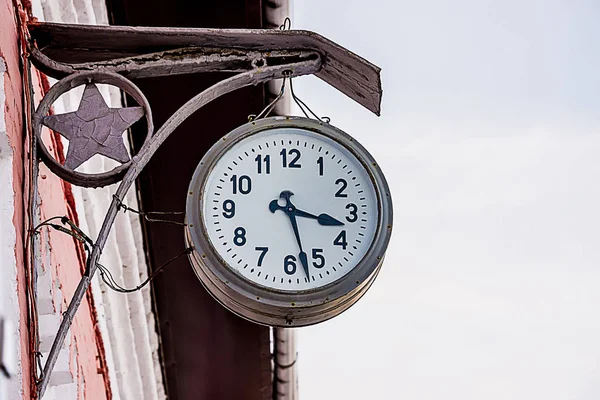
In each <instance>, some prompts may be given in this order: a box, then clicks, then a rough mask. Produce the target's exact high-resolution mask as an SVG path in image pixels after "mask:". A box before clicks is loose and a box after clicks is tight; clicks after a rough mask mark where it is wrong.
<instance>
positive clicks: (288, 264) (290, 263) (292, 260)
mask: <svg viewBox="0 0 600 400" xmlns="http://www.w3.org/2000/svg"><path fill="white" fill-rule="evenodd" d="M283 270H284V271H285V273H286V274H288V275H294V274H295V273H296V257H294V256H285V258H284V259H283Z"/></svg>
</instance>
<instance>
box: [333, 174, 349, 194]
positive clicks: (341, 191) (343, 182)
mask: <svg viewBox="0 0 600 400" xmlns="http://www.w3.org/2000/svg"><path fill="white" fill-rule="evenodd" d="M335 184H336V185H341V187H340V188H339V189H338V191H337V192H335V197H348V195H347V194H346V193H344V190H346V188H347V187H348V182H346V180H345V179H342V178H340V179H338V180H336V181H335Z"/></svg>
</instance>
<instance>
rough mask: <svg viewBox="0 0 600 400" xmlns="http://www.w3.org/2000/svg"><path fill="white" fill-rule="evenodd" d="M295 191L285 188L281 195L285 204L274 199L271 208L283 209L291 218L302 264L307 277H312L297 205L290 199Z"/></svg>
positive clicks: (275, 209) (273, 209)
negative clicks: (304, 248)
mask: <svg viewBox="0 0 600 400" xmlns="http://www.w3.org/2000/svg"><path fill="white" fill-rule="evenodd" d="M293 195H294V193H292V192H291V191H289V190H284V191H283V192H281V194H280V195H279V198H281V199H284V200H285V205H284V206H280V205H279V204H278V203H277V200H273V201H272V202H271V203H269V210H271V212H272V213H274V212H275V211H277V210H282V211H283V212H285V214H286V215H287V216H288V217H289V218H290V223H291V224H292V229H293V231H294V236H296V242H297V243H298V248H299V249H300V254H299V255H298V256H299V258H300V263H301V264H302V268H303V269H304V273H305V274H306V278H307V279H310V275H309V271H308V259H307V256H306V253H305V252H304V250H303V249H302V242H301V241H300V232H299V231H298V222H297V221H296V215H295V211H296V207H294V205H293V204H292V202H291V201H290V197H292V196H293Z"/></svg>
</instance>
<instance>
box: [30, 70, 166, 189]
mask: <svg viewBox="0 0 600 400" xmlns="http://www.w3.org/2000/svg"><path fill="white" fill-rule="evenodd" d="M90 82H91V83H99V84H107V85H112V86H116V87H118V88H119V89H121V90H122V91H124V92H125V93H127V94H128V95H130V96H131V97H132V98H133V99H134V100H135V101H136V102H137V103H138V104H139V105H140V106H141V107H142V108H143V109H144V116H145V118H146V122H147V125H148V133H147V135H146V139H145V141H144V145H146V144H147V143H148V142H149V140H150V138H151V137H152V134H153V132H154V123H153V121H152V111H151V110H150V104H149V103H148V100H147V99H146V97H145V96H144V94H143V93H142V91H141V90H140V89H139V88H138V87H137V86H136V85H134V84H133V82H131V81H130V80H128V79H126V78H124V77H122V76H121V75H118V74H115V73H110V72H78V73H75V74H72V75H69V76H68V77H66V78H64V79H61V80H60V81H58V82H57V83H56V84H55V85H54V86H52V87H51V88H50V90H49V91H48V92H47V93H46V95H45V96H44V98H43V99H42V101H41V102H40V104H39V106H38V108H37V110H36V111H35V114H34V115H33V134H34V135H35V136H36V138H37V142H38V148H39V149H40V150H41V158H42V160H43V161H44V163H45V164H46V165H47V166H48V168H50V170H51V171H52V172H53V173H55V174H56V175H58V176H59V177H60V178H62V179H64V180H65V181H67V182H69V183H72V184H74V185H77V186H83V187H94V188H95V187H102V186H106V185H110V184H112V183H116V182H119V181H120V180H121V179H123V177H124V176H125V173H126V172H127V170H128V169H129V168H130V167H131V160H130V161H128V162H126V163H124V164H121V165H119V166H118V167H115V168H113V169H112V170H110V171H107V172H101V173H98V174H86V173H82V172H77V171H72V170H70V169H68V168H65V167H64V166H63V165H61V164H60V163H59V162H58V161H57V160H56V159H55V158H54V157H52V155H51V154H50V151H49V150H48V148H47V147H46V145H45V144H44V142H43V141H42V119H43V118H44V117H45V116H46V115H48V112H49V111H50V107H51V106H52V104H54V102H55V101H56V99H58V98H59V97H60V96H61V95H62V94H64V93H66V92H68V91H70V90H72V89H74V88H76V87H78V86H81V85H85V84H86V83H90Z"/></svg>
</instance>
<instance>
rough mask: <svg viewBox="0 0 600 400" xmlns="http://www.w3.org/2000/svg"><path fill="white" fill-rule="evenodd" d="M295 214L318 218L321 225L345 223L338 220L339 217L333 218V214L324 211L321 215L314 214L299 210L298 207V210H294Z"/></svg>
mask: <svg viewBox="0 0 600 400" xmlns="http://www.w3.org/2000/svg"><path fill="white" fill-rule="evenodd" d="M294 214H296V216H298V217H304V218H312V219H316V220H317V222H318V223H319V225H324V226H336V225H344V223H343V222H342V221H338V220H337V219H335V218H333V217H332V216H331V215H328V214H324V213H323V214H319V215H314V214H310V213H307V212H306V211H302V210H298V209H297V208H296V210H295V211H294Z"/></svg>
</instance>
